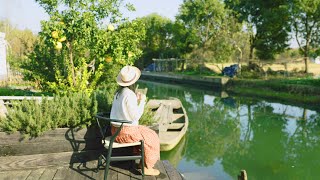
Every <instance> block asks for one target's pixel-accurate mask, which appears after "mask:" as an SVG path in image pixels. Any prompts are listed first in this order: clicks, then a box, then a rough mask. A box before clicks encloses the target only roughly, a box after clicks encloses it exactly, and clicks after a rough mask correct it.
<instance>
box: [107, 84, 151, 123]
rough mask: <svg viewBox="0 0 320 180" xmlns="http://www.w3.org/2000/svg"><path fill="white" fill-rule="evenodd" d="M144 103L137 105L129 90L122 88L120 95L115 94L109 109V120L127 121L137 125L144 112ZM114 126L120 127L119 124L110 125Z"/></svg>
mask: <svg viewBox="0 0 320 180" xmlns="http://www.w3.org/2000/svg"><path fill="white" fill-rule="evenodd" d="M145 104H146V102H145V101H142V102H140V103H139V104H138V99H137V96H136V94H135V93H134V92H133V91H132V90H130V89H129V88H124V89H123V90H122V91H121V94H116V95H115V96H114V99H113V103H112V107H111V114H110V118H111V119H120V120H129V121H133V122H132V124H124V125H138V124H139V119H140V118H141V116H142V114H143V110H144V105H145ZM112 124H113V125H114V126H120V124H121V123H112Z"/></svg>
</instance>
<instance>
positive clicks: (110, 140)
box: [95, 113, 144, 180]
mask: <svg viewBox="0 0 320 180" xmlns="http://www.w3.org/2000/svg"><path fill="white" fill-rule="evenodd" d="M95 118H96V120H97V124H98V126H99V129H100V133H101V135H102V138H103V139H102V143H103V145H104V148H105V149H107V150H108V154H107V155H106V156H105V155H104V154H103V153H102V154H101V155H100V156H99V159H98V166H97V170H99V167H100V166H102V160H104V161H105V162H106V165H105V170H104V180H106V179H107V178H108V172H109V166H110V162H111V161H128V160H136V159H140V161H141V162H142V163H141V165H142V169H141V172H142V179H144V143H143V140H141V141H139V142H134V143H117V142H115V138H116V137H117V136H118V134H119V132H120V130H121V129H122V127H123V124H124V123H129V124H131V123H132V121H127V120H120V119H111V118H108V117H105V115H104V114H102V113H98V114H97V115H96V116H95ZM99 120H100V121H101V122H102V121H104V123H107V125H106V126H105V127H102V126H101V124H102V123H100V122H99ZM111 122H117V123H121V125H120V127H119V128H118V130H117V131H116V133H115V134H113V135H111V136H106V137H105V132H107V128H110V127H111V125H110V123H111ZM132 146H140V148H141V153H140V154H139V155H132V156H112V149H114V148H124V147H132Z"/></svg>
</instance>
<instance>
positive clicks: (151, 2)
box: [0, 0, 183, 33]
mask: <svg viewBox="0 0 320 180" xmlns="http://www.w3.org/2000/svg"><path fill="white" fill-rule="evenodd" d="M182 1H183V0H125V2H130V3H132V4H133V5H134V6H135V8H136V11H135V12H130V13H128V12H126V13H125V14H124V16H125V17H129V18H130V19H134V18H136V17H143V16H146V15H149V14H151V13H158V14H159V15H161V16H164V17H168V18H170V19H172V20H174V17H175V15H176V14H177V13H178V10H179V6H180V5H181V4H182ZM48 18H49V16H48V15H47V14H46V13H45V11H44V10H43V8H42V7H40V6H39V5H38V4H37V3H36V2H35V0H0V20H4V19H8V20H9V21H10V23H11V24H12V25H14V26H16V27H17V28H19V29H30V30H31V31H33V32H34V33H37V32H39V31H40V21H41V20H47V19H48Z"/></svg>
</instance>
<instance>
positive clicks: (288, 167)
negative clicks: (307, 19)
mask: <svg viewBox="0 0 320 180" xmlns="http://www.w3.org/2000/svg"><path fill="white" fill-rule="evenodd" d="M139 87H141V88H144V87H147V88H148V94H147V97H148V98H149V99H151V98H157V99H165V98H168V97H177V98H179V99H180V100H181V101H182V103H183V105H184V107H185V109H186V111H187V113H188V117H189V129H188V131H187V134H186V136H185V138H184V139H182V140H181V142H180V143H179V145H178V146H176V147H175V148H174V149H173V150H171V151H169V152H162V153H161V159H162V160H165V159H166V160H169V161H170V163H171V164H172V165H173V166H175V167H176V168H177V169H178V170H179V171H180V172H181V173H182V174H184V176H185V177H186V179H196V180H202V179H204V180H206V179H223V180H224V179H226V180H228V179H237V175H239V174H240V170H242V169H245V170H246V172H247V174H248V179H250V180H253V179H258V180H260V179H281V180H285V179H290V180H291V179H303V180H305V179H320V110H319V109H316V108H310V109H307V108H302V107H297V106H293V105H287V104H281V103H277V102H271V101H268V100H256V99H253V98H245V97H230V96H229V97H226V98H221V97H219V96H220V94H221V93H220V92H219V91H217V90H210V91H208V90H201V89H194V88H192V87H187V86H175V85H166V84H160V83H153V82H147V81H140V82H139Z"/></svg>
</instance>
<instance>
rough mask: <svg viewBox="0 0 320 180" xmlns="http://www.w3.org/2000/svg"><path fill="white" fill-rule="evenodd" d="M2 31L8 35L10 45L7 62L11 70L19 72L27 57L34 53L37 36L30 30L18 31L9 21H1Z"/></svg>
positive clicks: (0, 28)
mask: <svg viewBox="0 0 320 180" xmlns="http://www.w3.org/2000/svg"><path fill="white" fill-rule="evenodd" d="M0 31H1V32H5V33H6V40H7V41H8V44H9V50H8V53H7V54H8V55H7V60H8V62H9V64H10V68H11V69H13V70H19V67H20V65H21V64H22V62H23V61H25V59H26V58H25V55H27V54H29V53H30V52H31V51H32V48H33V44H34V42H35V41H36V39H37V36H36V35H34V34H33V33H32V32H31V31H30V30H28V29H25V30H19V29H17V28H16V27H14V26H12V25H11V24H10V22H9V21H0Z"/></svg>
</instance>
